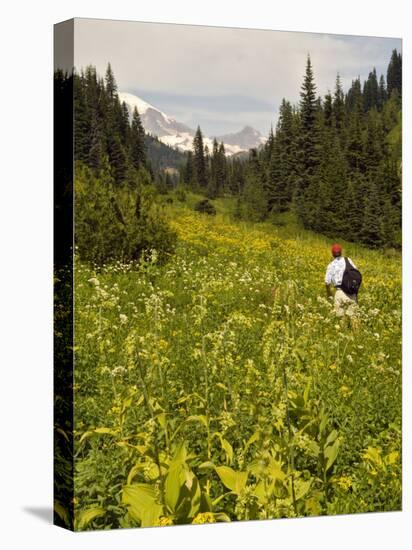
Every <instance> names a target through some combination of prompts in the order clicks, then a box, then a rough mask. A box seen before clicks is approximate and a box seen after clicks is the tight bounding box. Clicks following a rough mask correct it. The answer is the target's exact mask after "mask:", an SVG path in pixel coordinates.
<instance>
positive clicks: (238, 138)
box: [216, 126, 266, 151]
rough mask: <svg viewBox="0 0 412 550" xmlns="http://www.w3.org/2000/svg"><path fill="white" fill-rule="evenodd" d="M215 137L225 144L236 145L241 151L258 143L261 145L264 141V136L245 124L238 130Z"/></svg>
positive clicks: (256, 145)
mask: <svg viewBox="0 0 412 550" xmlns="http://www.w3.org/2000/svg"><path fill="white" fill-rule="evenodd" d="M216 139H217V140H218V141H219V142H221V141H223V143H224V144H225V146H227V145H232V146H238V147H240V149H241V150H243V151H247V150H249V149H252V148H253V147H259V145H262V144H263V143H265V141H266V138H264V137H263V136H262V134H261V133H260V132H258V131H257V130H255V129H254V128H252V127H251V126H245V127H244V128H243V130H240V132H236V133H233V134H225V135H224V136H217V137H216Z"/></svg>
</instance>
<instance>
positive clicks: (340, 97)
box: [333, 73, 345, 131]
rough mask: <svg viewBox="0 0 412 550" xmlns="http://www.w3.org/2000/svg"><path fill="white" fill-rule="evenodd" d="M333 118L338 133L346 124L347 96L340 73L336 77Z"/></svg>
mask: <svg viewBox="0 0 412 550" xmlns="http://www.w3.org/2000/svg"><path fill="white" fill-rule="evenodd" d="M333 118H334V121H335V127H336V129H337V130H338V131H340V130H342V128H343V127H344V123H345V96H344V93H343V89H342V84H341V80H340V76H339V73H338V74H337V76H336V83H335V93H334V95H333Z"/></svg>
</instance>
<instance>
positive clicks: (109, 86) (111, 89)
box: [105, 63, 117, 103]
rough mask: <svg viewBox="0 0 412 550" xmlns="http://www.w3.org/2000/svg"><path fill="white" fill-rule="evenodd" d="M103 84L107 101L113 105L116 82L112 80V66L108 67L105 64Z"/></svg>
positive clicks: (115, 95) (108, 65) (115, 94)
mask: <svg viewBox="0 0 412 550" xmlns="http://www.w3.org/2000/svg"><path fill="white" fill-rule="evenodd" d="M105 83H106V93H107V96H108V98H109V101H110V102H112V103H114V101H115V100H116V98H117V84H116V80H115V78H114V74H113V71H112V66H111V65H110V63H108V64H107V69H106V75H105Z"/></svg>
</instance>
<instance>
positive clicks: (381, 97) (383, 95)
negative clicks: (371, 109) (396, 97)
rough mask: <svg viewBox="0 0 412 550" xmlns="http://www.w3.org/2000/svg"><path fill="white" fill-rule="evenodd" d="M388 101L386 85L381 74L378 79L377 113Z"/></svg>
mask: <svg viewBox="0 0 412 550" xmlns="http://www.w3.org/2000/svg"><path fill="white" fill-rule="evenodd" d="M387 99H388V94H387V92H386V84H385V77H384V76H383V74H381V77H380V79H379V91H378V103H377V107H378V110H379V111H382V109H383V106H384V104H385V102H386V100H387Z"/></svg>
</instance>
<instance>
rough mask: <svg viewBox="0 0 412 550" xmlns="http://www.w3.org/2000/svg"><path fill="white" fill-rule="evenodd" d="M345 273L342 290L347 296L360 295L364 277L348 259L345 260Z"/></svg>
mask: <svg viewBox="0 0 412 550" xmlns="http://www.w3.org/2000/svg"><path fill="white" fill-rule="evenodd" d="M345 264H346V267H345V271H344V273H343V277H342V283H341V285H340V288H341V289H342V290H343V292H344V293H345V294H358V292H359V289H360V286H361V284H362V275H361V273H360V271H359V269H356V267H353V265H352V264H351V263H350V261H349V260H348V258H345Z"/></svg>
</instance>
